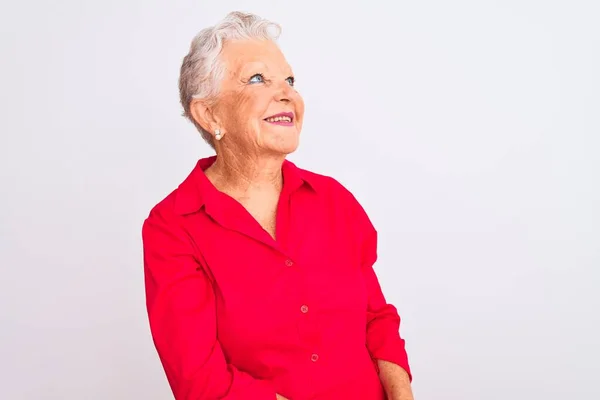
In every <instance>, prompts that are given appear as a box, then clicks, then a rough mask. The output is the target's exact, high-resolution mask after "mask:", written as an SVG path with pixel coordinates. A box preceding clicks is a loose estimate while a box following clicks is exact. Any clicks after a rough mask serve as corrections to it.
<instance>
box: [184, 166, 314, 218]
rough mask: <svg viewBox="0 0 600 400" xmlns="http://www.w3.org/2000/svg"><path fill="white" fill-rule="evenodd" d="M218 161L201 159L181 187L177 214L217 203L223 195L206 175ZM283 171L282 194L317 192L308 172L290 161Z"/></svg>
mask: <svg viewBox="0 0 600 400" xmlns="http://www.w3.org/2000/svg"><path fill="white" fill-rule="evenodd" d="M216 159H217V156H211V157H206V158H202V159H200V160H199V161H198V163H197V164H196V166H195V167H194V169H193V170H192V172H191V173H190V175H189V176H188V177H187V178H186V179H185V180H184V181H183V182H182V183H181V185H179V187H178V188H177V194H176V200H175V212H176V213H177V214H180V215H185V214H190V213H194V212H196V211H199V210H200V209H201V208H202V207H203V206H205V205H206V204H207V203H213V202H215V201H217V200H218V199H217V198H218V196H221V195H222V193H221V192H219V191H218V190H217V189H216V188H215V187H214V186H213V184H212V183H211V182H210V181H209V180H208V178H207V177H206V175H205V174H204V171H205V170H206V169H207V168H208V167H210V166H211V165H212V164H213V163H214V162H215V160H216ZM281 171H282V173H283V188H282V193H284V194H291V193H293V192H295V191H296V190H298V189H300V188H301V187H303V186H306V187H308V188H310V189H311V190H312V191H315V182H314V180H312V179H311V178H312V174H310V173H309V172H308V171H305V170H303V169H300V168H298V167H297V166H296V165H295V164H294V163H292V162H291V161H288V160H285V161H284V162H283V165H282V169H281Z"/></svg>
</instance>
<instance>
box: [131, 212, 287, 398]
mask: <svg viewBox="0 0 600 400" xmlns="http://www.w3.org/2000/svg"><path fill="white" fill-rule="evenodd" d="M171 219H172V218H169V219H165V218H163V217H162V216H161V215H159V214H158V213H156V212H153V213H151V214H150V216H149V217H148V219H147V220H146V221H145V222H144V226H143V228H142V239H143V249H144V274H145V285H146V305H147V310H148V318H149V321H150V330H151V332H152V338H153V340H154V345H155V346H156V349H157V352H158V355H159V357H160V360H161V362H162V365H163V368H164V370H165V373H166V375H167V379H168V381H169V384H170V386H171V390H172V391H173V395H174V396H175V399H176V400H184V399H185V400H190V399H212V400H218V399H221V400H238V399H240V400H241V399H256V400H263V399H264V400H275V398H276V393H275V390H274V388H273V387H272V386H271V385H270V383H269V382H267V381H263V380H257V379H254V378H253V377H252V376H250V375H249V374H248V373H246V372H243V371H241V370H238V369H237V368H236V367H235V366H234V365H231V364H228V363H227V361H226V359H225V356H224V354H223V351H222V349H221V346H220V344H219V343H218V341H217V334H216V332H217V327H216V312H215V295H214V290H213V287H212V284H211V281H210V279H209V277H208V275H207V272H206V271H205V270H204V268H203V267H202V266H201V264H200V263H199V262H198V260H197V258H196V257H195V256H194V254H195V253H194V247H193V245H192V242H191V240H190V239H189V237H188V236H187V234H186V232H185V231H184V230H183V229H182V228H181V227H180V226H179V224H178V223H177V222H176V220H175V219H173V221H171Z"/></svg>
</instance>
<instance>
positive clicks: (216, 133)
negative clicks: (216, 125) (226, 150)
mask: <svg viewBox="0 0 600 400" xmlns="http://www.w3.org/2000/svg"><path fill="white" fill-rule="evenodd" d="M222 137H223V134H222V133H221V130H220V129H217V130H215V139H217V140H221V138H222Z"/></svg>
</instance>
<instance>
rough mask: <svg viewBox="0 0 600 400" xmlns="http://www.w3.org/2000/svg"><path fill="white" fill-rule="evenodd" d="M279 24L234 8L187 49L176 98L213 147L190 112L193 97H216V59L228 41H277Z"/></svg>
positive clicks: (220, 67) (219, 74)
mask: <svg viewBox="0 0 600 400" xmlns="http://www.w3.org/2000/svg"><path fill="white" fill-rule="evenodd" d="M280 34H281V26H280V25H279V24H277V23H275V22H272V21H269V20H266V19H264V18H261V17H259V16H258V15H254V14H249V13H243V12H239V11H234V12H231V13H229V14H227V16H226V17H225V18H224V19H223V20H222V21H221V22H219V23H218V24H216V25H214V26H210V27H208V28H205V29H203V30H201V31H200V32H199V33H198V34H197V35H196V37H194V39H193V40H192V44H191V46H190V51H189V52H188V54H187V55H186V56H185V58H184V59H183V63H182V64H181V71H180V74H179V98H180V101H181V105H182V106H183V116H184V117H186V118H188V119H189V120H190V121H191V122H192V123H193V124H194V125H195V126H196V128H197V129H198V131H199V132H200V134H201V135H202V138H204V140H205V141H206V142H207V143H208V144H209V145H211V146H212V147H213V148H214V143H213V139H212V135H211V134H210V132H208V131H206V130H205V129H204V128H203V127H201V126H200V125H199V124H198V123H197V122H196V121H194V118H193V117H192V115H191V113H190V103H191V102H192V100H193V99H204V100H206V101H208V102H212V101H214V100H215V98H216V96H217V94H218V92H219V85H220V82H221V80H222V79H223V76H224V73H225V65H224V64H223V63H222V62H221V60H220V59H219V55H220V54H221V50H222V49H223V44H224V42H225V41H227V40H240V39H263V40H271V41H273V42H276V41H277V39H278V38H279V35H280Z"/></svg>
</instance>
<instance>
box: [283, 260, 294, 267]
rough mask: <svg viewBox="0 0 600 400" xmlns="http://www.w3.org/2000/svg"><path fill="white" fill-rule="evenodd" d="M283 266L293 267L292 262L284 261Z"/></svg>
mask: <svg viewBox="0 0 600 400" xmlns="http://www.w3.org/2000/svg"><path fill="white" fill-rule="evenodd" d="M285 265H286V266H288V267H291V266H292V265H294V262H293V261H292V260H285Z"/></svg>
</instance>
